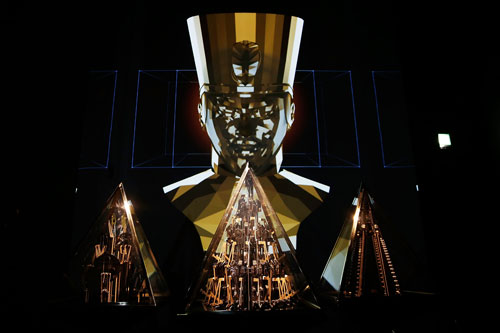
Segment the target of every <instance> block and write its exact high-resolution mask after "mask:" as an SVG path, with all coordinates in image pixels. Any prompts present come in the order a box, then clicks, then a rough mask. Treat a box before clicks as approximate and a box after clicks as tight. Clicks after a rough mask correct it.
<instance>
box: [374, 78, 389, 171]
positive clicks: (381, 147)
mask: <svg viewBox="0 0 500 333" xmlns="http://www.w3.org/2000/svg"><path fill="white" fill-rule="evenodd" d="M372 81H373V91H374V93H375V110H376V111H377V123H378V135H379V137H380V149H381V150H382V164H383V165H384V168H385V167H386V165H385V155H384V141H383V140H382V128H381V127H380V115H379V112H378V97H377V87H376V84H375V71H372Z"/></svg>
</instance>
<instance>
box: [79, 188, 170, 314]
mask: <svg viewBox="0 0 500 333" xmlns="http://www.w3.org/2000/svg"><path fill="white" fill-rule="evenodd" d="M71 268H72V271H71V276H72V277H73V281H74V282H75V284H76V285H77V286H78V289H79V291H80V292H81V294H82V298H83V299H84V301H85V303H90V304H113V305H153V306H154V305H157V304H158V303H159V302H161V301H162V300H164V299H165V298H166V297H167V296H168V294H169V291H168V288H167V283H166V281H165V279H164V277H163V275H162V273H161V271H160V269H159V267H158V264H157V262H156V259H155V257H154V255H153V252H152V251H151V247H150V245H149V243H148V240H147V239H146V235H145V233H144V230H143V229H142V226H141V224H140V223H139V220H138V219H137V216H136V215H135V212H134V207H133V205H132V203H131V201H129V200H128V199H127V196H126V194H125V189H124V186H123V184H122V183H120V184H119V185H118V187H117V188H116V189H115V190H114V192H113V193H112V194H111V196H110V197H109V199H108V200H107V202H106V206H105V207H104V209H103V210H102V212H101V214H100V215H99V217H98V218H97V220H96V221H95V223H94V224H93V226H92V227H91V229H90V231H89V233H88V234H87V236H86V237H85V238H84V239H83V241H82V242H81V243H80V245H79V247H78V249H77V252H76V253H75V255H74V257H73V259H72V262H71Z"/></svg>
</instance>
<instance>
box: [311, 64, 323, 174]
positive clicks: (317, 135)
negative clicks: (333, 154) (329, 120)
mask: <svg viewBox="0 0 500 333" xmlns="http://www.w3.org/2000/svg"><path fill="white" fill-rule="evenodd" d="M312 75H313V87H314V111H315V112H316V139H317V142H318V163H319V167H320V168H321V146H320V143H319V124H318V102H317V100H316V75H315V74H314V70H313V71H312Z"/></svg>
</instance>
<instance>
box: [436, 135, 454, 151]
mask: <svg viewBox="0 0 500 333" xmlns="http://www.w3.org/2000/svg"><path fill="white" fill-rule="evenodd" d="M438 142H439V148H441V149H445V148H448V147H449V146H451V139H450V135H449V134H448V133H439V134H438Z"/></svg>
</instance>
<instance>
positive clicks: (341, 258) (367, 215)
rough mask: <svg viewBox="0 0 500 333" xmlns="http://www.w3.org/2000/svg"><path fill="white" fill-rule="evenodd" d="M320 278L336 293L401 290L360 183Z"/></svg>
mask: <svg viewBox="0 0 500 333" xmlns="http://www.w3.org/2000/svg"><path fill="white" fill-rule="evenodd" d="M320 282H321V284H322V285H323V286H327V287H329V288H332V290H333V291H334V293H335V294H336V295H337V296H340V297H360V296H367V295H377V296H396V295H400V294H401V289H400V285H399V281H398V278H397V276H396V272H395V268H394V265H393V263H392V260H391V257H390V255H389V250H388V247H387V244H386V242H385V240H384V238H383V237H382V231H381V229H380V227H379V225H378V224H377V223H376V220H375V217H374V200H373V198H372V197H371V196H370V194H369V193H368V192H367V191H366V189H365V188H363V187H362V186H360V190H359V193H358V195H357V197H355V198H354V200H353V203H352V206H351V207H350V209H349V210H348V213H347V217H346V220H345V222H344V224H343V226H342V229H341V232H340V235H339V237H338V238H337V241H336V243H335V246H334V247H333V250H332V252H331V254H330V257H329V258H328V261H327V263H326V265H325V268H324V270H323V273H322V275H321V279H320Z"/></svg>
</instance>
